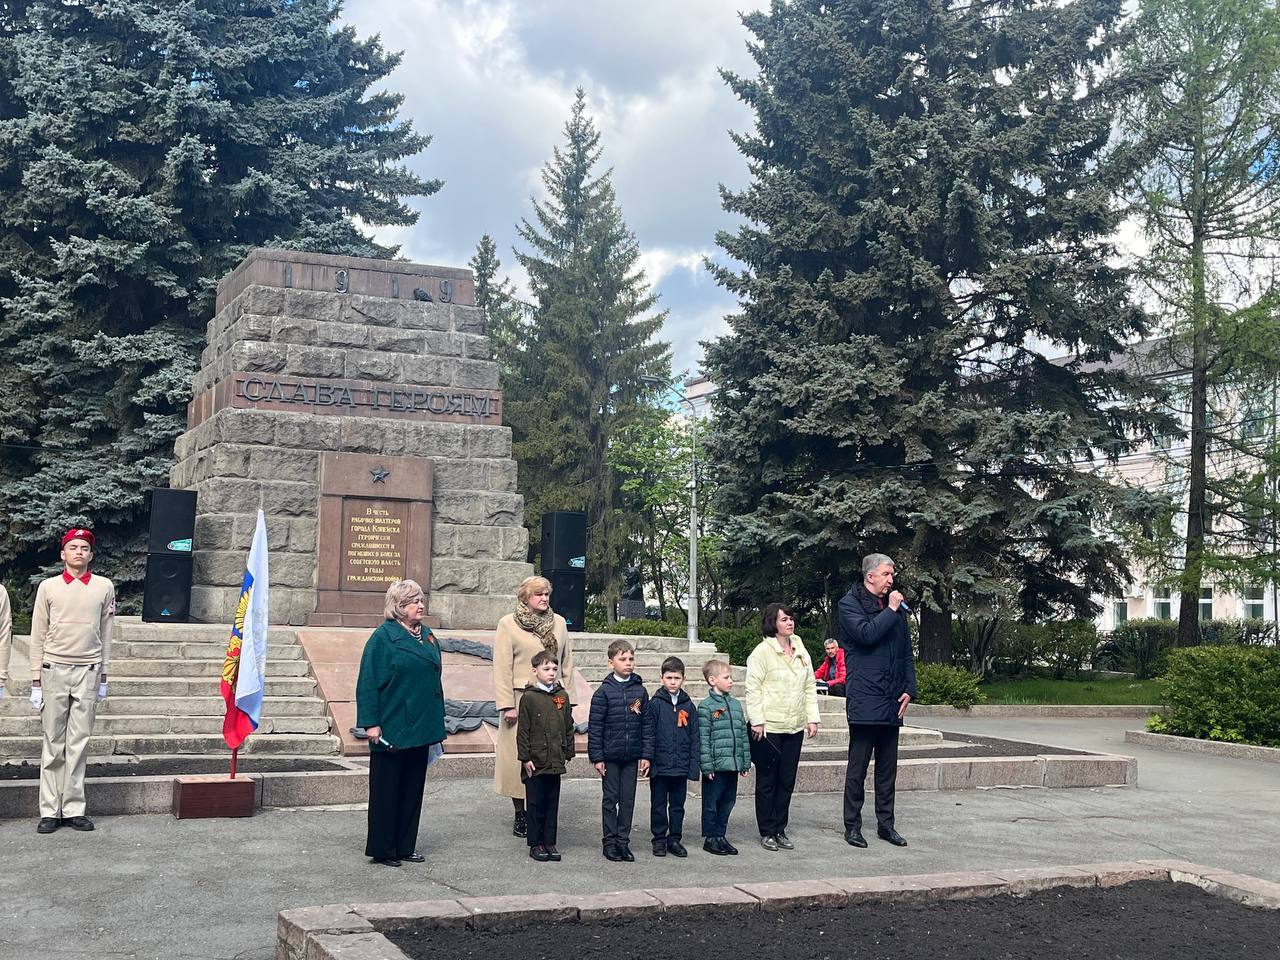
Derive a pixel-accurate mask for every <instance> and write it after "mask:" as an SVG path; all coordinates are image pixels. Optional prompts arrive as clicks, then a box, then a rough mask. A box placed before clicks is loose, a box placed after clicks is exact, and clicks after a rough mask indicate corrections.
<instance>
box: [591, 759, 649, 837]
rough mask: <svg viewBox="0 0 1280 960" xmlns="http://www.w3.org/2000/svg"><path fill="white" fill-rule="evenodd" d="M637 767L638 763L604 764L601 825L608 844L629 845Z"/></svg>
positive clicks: (615, 762) (608, 761) (634, 805)
mask: <svg viewBox="0 0 1280 960" xmlns="http://www.w3.org/2000/svg"><path fill="white" fill-rule="evenodd" d="M639 766H640V761H639V760H628V761H626V762H625V763H624V762H622V761H619V760H606V761H605V762H604V784H603V787H604V795H603V797H602V798H601V801H600V825H601V828H602V830H603V833H604V842H605V843H607V844H608V843H622V844H627V843H630V842H631V815H632V814H633V813H634V812H635V808H636V772H637V770H638V768H639Z"/></svg>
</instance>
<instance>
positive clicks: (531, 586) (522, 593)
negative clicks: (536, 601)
mask: <svg viewBox="0 0 1280 960" xmlns="http://www.w3.org/2000/svg"><path fill="white" fill-rule="evenodd" d="M543 590H546V591H547V592H548V593H550V592H551V581H550V580H548V579H547V578H546V577H525V578H524V580H522V581H521V583H520V589H519V590H517V591H516V599H517V600H519V601H520V602H521V603H528V602H529V598H530V597H532V596H533V595H534V594H535V593H541V592H542V591H543Z"/></svg>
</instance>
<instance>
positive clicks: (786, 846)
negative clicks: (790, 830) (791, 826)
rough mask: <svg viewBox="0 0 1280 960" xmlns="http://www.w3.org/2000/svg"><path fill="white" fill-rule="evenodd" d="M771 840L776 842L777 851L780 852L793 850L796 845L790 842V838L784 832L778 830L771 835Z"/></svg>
mask: <svg viewBox="0 0 1280 960" xmlns="http://www.w3.org/2000/svg"><path fill="white" fill-rule="evenodd" d="M773 839H774V840H776V841H777V843H778V849H780V850H794V849H795V848H796V845H795V844H794V843H792V842H791V838H790V837H788V836H787V833H786V831H785V830H779V831H778V832H777V833H775V834H774V835H773Z"/></svg>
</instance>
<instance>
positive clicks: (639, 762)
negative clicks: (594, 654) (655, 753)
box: [587, 640, 649, 861]
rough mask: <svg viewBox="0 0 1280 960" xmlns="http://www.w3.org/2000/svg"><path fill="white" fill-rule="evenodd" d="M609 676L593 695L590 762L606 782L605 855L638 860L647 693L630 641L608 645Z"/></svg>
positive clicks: (646, 763) (603, 807)
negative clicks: (635, 843)
mask: <svg viewBox="0 0 1280 960" xmlns="http://www.w3.org/2000/svg"><path fill="white" fill-rule="evenodd" d="M607 652H608V655H609V667H610V672H609V673H608V675H606V676H605V678H604V680H602V681H601V682H600V686H598V687H596V692H595V693H593V694H592V695H591V714H590V718H589V720H588V727H587V757H588V758H589V759H590V760H591V763H592V765H593V766H594V767H595V768H596V772H597V773H598V774H600V779H601V780H603V781H604V797H603V799H602V802H601V805H600V811H601V821H602V826H603V832H604V855H605V858H606V859H608V860H627V861H633V860H635V854H633V853H632V852H631V846H630V844H631V814H632V812H633V811H634V810H635V804H636V770H637V768H638V769H639V772H640V774H641V776H643V775H644V774H646V773H648V772H649V761H648V760H645V759H643V758H644V757H645V756H646V751H645V749H644V709H645V707H646V706H647V705H648V703H649V692H648V691H647V690H645V688H644V681H642V680H641V679H640V677H639V676H638V675H637V674H636V673H635V665H636V652H635V650H634V649H633V648H632V646H631V644H629V643H628V642H627V641H626V640H615V641H613V643H611V644H609V649H608V651H607Z"/></svg>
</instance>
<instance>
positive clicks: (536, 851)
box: [529, 844, 551, 863]
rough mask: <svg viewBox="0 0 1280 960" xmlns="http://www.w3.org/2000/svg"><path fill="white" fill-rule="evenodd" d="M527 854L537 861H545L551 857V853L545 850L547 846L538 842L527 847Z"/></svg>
mask: <svg viewBox="0 0 1280 960" xmlns="http://www.w3.org/2000/svg"><path fill="white" fill-rule="evenodd" d="M529 856H530V857H532V858H533V859H534V860H537V861H538V862H539V863H547V862H548V861H550V859H551V854H549V853H548V852H547V848H546V847H544V846H542V844H538V846H536V847H530V848H529Z"/></svg>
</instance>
